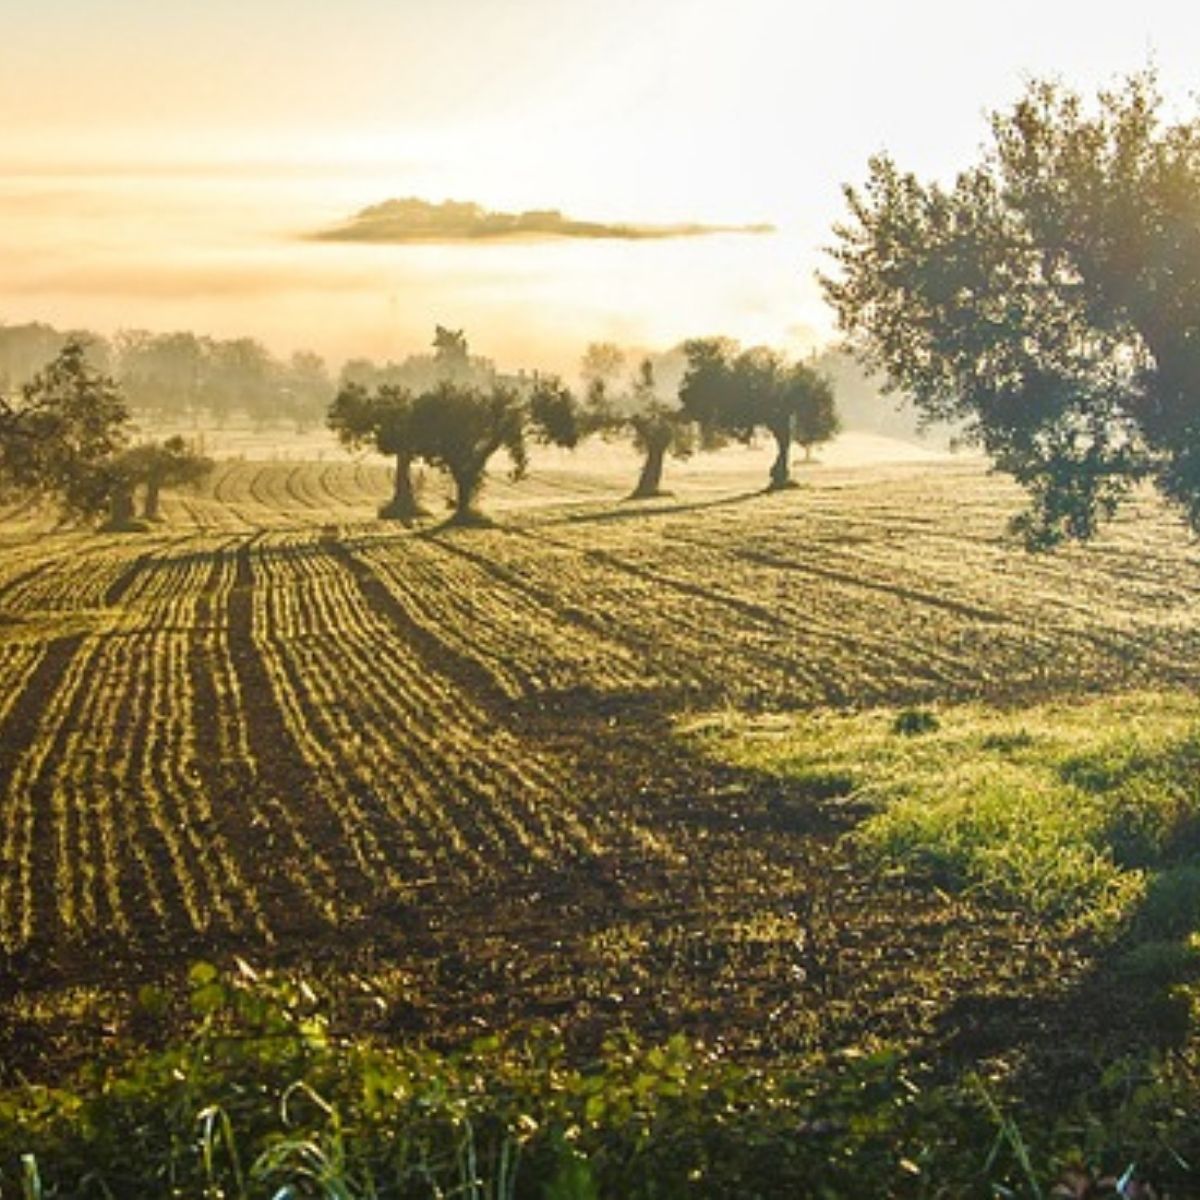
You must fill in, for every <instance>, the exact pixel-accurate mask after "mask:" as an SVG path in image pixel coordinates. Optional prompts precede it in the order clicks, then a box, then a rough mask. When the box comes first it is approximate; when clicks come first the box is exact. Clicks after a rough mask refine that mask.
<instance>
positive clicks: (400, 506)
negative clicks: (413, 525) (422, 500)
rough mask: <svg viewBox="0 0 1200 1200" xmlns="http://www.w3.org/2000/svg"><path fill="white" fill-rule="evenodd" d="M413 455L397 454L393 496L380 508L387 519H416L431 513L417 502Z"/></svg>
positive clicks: (405, 520) (380, 513) (380, 511)
mask: <svg viewBox="0 0 1200 1200" xmlns="http://www.w3.org/2000/svg"><path fill="white" fill-rule="evenodd" d="M412 462H413V460H412V455H411V454H397V455H396V475H395V480H394V483H393V485H392V498H391V499H390V500H389V501H388V502H387V503H386V504H385V505H384V506H383V507H382V508H381V509H380V510H379V515H380V516H381V517H383V518H384V519H385V520H391V521H404V522H405V523H406V524H407V523H408V522H409V521H415V520H416V519H417V517H426V516H428V515H429V514H428V513H427V512H426V511H425V509H423V508H422V507H421V506H420V504H418V503H417V490H416V488H414V487H413V481H412Z"/></svg>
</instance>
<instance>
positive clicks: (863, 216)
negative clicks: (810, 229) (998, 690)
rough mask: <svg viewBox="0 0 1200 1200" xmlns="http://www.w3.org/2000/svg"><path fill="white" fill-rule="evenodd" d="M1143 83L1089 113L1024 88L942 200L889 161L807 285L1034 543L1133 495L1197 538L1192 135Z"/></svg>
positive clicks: (1199, 257) (1199, 473)
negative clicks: (821, 272) (1151, 500)
mask: <svg viewBox="0 0 1200 1200" xmlns="http://www.w3.org/2000/svg"><path fill="white" fill-rule="evenodd" d="M1163 107H1164V106H1163V100H1162V97H1161V96H1160V94H1159V92H1158V90H1157V86H1156V83H1155V80H1154V77H1153V75H1151V74H1143V75H1138V76H1134V77H1133V78H1131V79H1129V80H1127V81H1126V82H1125V83H1124V84H1123V85H1122V86H1121V87H1120V88H1118V89H1115V90H1112V91H1106V92H1103V93H1101V95H1100V96H1099V98H1098V102H1097V103H1096V104H1094V105H1088V104H1086V103H1085V102H1084V100H1083V99H1082V98H1081V97H1080V96H1079V95H1078V94H1077V93H1075V92H1073V91H1071V90H1069V89H1067V88H1064V87H1062V86H1061V85H1058V84H1054V83H1045V82H1038V83H1033V84H1031V85H1030V86H1029V87H1028V89H1027V91H1026V93H1025V94H1024V95H1023V96H1022V97H1021V99H1020V100H1019V101H1018V102H1017V103H1016V105H1015V106H1014V107H1013V108H1012V109H1011V110H1009V111H1006V112H1001V113H998V114H996V115H994V116H993V117H992V121H991V135H992V136H991V143H990V145H989V146H988V147H987V148H985V150H984V152H983V154H982V157H981V160H980V161H979V162H978V163H977V164H976V165H974V166H972V167H970V168H969V169H967V170H965V171H963V172H962V173H961V174H960V175H959V176H958V177H957V179H956V180H955V181H954V182H953V183H952V184H950V185H942V184H938V183H933V182H930V183H926V182H922V181H920V180H918V179H917V178H916V177H915V176H914V175H912V174H910V173H906V172H903V171H902V170H901V169H900V168H899V167H897V166H896V164H895V163H894V162H893V161H892V160H891V159H890V158H889V157H888V156H886V155H880V156H878V157H876V158H874V159H872V160H871V163H870V167H869V176H868V179H867V182H866V184H865V186H864V187H863V188H861V189H859V188H854V187H848V188H846V189H845V192H846V199H847V203H848V206H849V210H850V219H849V220H848V221H847V222H846V223H844V224H842V225H840V226H839V227H838V228H837V230H836V239H837V240H836V244H835V246H834V247H833V248H832V255H833V257H834V259H835V261H836V263H837V267H838V269H837V270H836V271H835V272H833V273H832V274H830V275H829V276H827V277H825V278H824V279H823V280H822V283H823V286H824V289H825V292H826V295H827V297H828V298H829V299H830V301H831V302H832V303H833V305H834V307H835V309H836V310H837V315H838V320H839V322H840V324H841V327H842V329H843V330H844V331H845V332H846V334H847V335H848V339H849V342H850V344H851V346H852V347H853V348H854V349H855V350H856V352H857V353H858V354H859V355H860V356H861V357H862V358H863V360H864V361H865V362H866V363H867V364H868V365H869V366H871V367H873V368H874V369H877V370H880V371H882V372H883V373H884V374H885V376H886V378H887V380H888V382H889V385H890V386H891V387H892V388H893V389H897V390H902V391H903V392H905V393H907V394H908V395H909V396H910V397H911V399H912V401H913V403H914V404H915V405H916V407H917V408H918V409H919V410H920V412H921V413H922V414H923V416H925V417H926V418H928V419H930V420H937V419H943V418H949V419H955V420H958V421H961V422H962V423H963V427H964V429H965V432H966V434H967V436H969V437H970V438H973V439H974V440H975V441H977V442H978V443H979V444H981V445H982V446H983V448H984V449H985V450H986V451H987V453H988V454H989V455H990V456H991V457H992V458H993V460H994V461H995V463H996V465H997V466H998V467H999V468H1000V469H1002V470H1004V471H1007V472H1009V473H1011V474H1012V475H1013V476H1014V477H1015V478H1017V479H1018V480H1019V481H1020V482H1021V483H1022V484H1024V485H1025V487H1026V488H1027V489H1028V490H1029V492H1030V494H1031V498H1032V504H1031V508H1030V510H1029V511H1028V512H1027V513H1025V514H1023V516H1022V517H1020V518H1019V519H1018V521H1017V522H1016V526H1017V528H1018V530H1019V531H1020V532H1021V533H1022V534H1023V535H1024V537H1025V539H1026V542H1027V544H1029V545H1030V546H1031V547H1046V546H1051V545H1054V544H1055V543H1057V542H1060V541H1062V540H1063V539H1066V538H1077V539H1085V538H1088V537H1090V536H1092V535H1093V534H1094V533H1095V531H1096V529H1097V527H1098V525H1099V523H1100V522H1101V521H1102V520H1103V519H1104V518H1106V517H1109V516H1111V515H1112V514H1113V513H1114V512H1115V511H1116V509H1117V507H1118V506H1119V504H1120V502H1121V501H1122V499H1123V498H1124V497H1125V496H1126V495H1127V493H1128V491H1129V489H1130V488H1131V486H1133V484H1135V483H1136V482H1137V481H1138V480H1141V479H1150V480H1152V481H1153V482H1154V483H1155V485H1156V486H1157V487H1158V488H1159V490H1160V491H1161V492H1162V493H1163V494H1164V495H1165V496H1166V497H1168V499H1169V500H1171V501H1172V502H1173V503H1175V504H1176V505H1178V506H1179V507H1180V508H1181V509H1182V511H1183V512H1184V514H1185V515H1186V517H1187V519H1188V521H1189V522H1190V524H1191V525H1192V527H1193V528H1197V529H1200V408H1198V407H1197V404H1196V395H1195V389H1196V385H1197V383H1198V382H1200V119H1198V118H1196V117H1192V118H1191V119H1189V120H1186V121H1177V122H1174V123H1172V122H1169V121H1167V120H1166V119H1165V118H1164V115H1163Z"/></svg>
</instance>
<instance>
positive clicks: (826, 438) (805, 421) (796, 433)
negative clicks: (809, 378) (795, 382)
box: [792, 366, 842, 462]
mask: <svg viewBox="0 0 1200 1200" xmlns="http://www.w3.org/2000/svg"><path fill="white" fill-rule="evenodd" d="M807 369H808V370H809V371H811V372H813V373H814V374H816V377H817V379H818V380H820V379H824V380H825V381H826V384H827V386H824V387H821V386H816V387H813V388H812V389H811V390H810V392H809V394H808V397H807V399H806V401H805V403H803V404H801V405H798V406H797V408H796V410H795V412H794V414H793V417H792V421H793V424H792V440H793V441H795V443H796V445H798V446H800V447H802V448H803V450H804V461H805V462H811V461H812V452H813V447H814V446H823V445H824V444H825V443H826V442H830V441H832V440H833V439H834V438H835V437H837V435H838V434H839V433H840V432H841V428H842V422H841V420H840V419H839V417H838V409H837V403H836V402H835V400H834V395H833V385H832V383H829V377H828V376H823V375H821V374H820V373H818V372H817V368H816V367H815V366H814V367H808V368H807Z"/></svg>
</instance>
